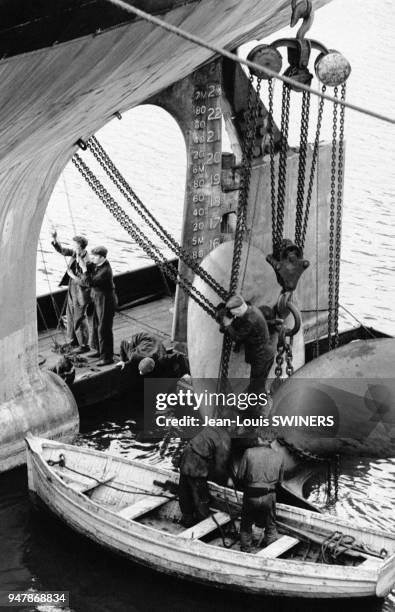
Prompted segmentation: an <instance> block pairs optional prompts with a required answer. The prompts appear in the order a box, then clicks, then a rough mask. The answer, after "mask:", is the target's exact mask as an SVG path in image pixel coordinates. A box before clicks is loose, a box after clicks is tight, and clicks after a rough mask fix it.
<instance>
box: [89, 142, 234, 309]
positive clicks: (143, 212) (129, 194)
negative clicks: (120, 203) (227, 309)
mask: <svg viewBox="0 0 395 612" xmlns="http://www.w3.org/2000/svg"><path fill="white" fill-rule="evenodd" d="M86 144H87V146H88V149H89V150H90V151H91V153H92V154H93V156H94V157H95V159H96V160H97V161H98V163H99V164H100V166H101V167H102V168H103V170H104V171H105V173H106V174H107V176H108V177H109V178H110V180H111V181H112V182H113V183H114V185H115V186H116V187H117V188H118V189H119V191H120V192H121V193H122V195H123V196H124V198H125V199H126V200H127V202H129V204H130V205H131V206H132V207H133V209H134V210H135V211H136V212H137V213H138V214H139V215H140V217H141V218H142V219H143V220H144V221H145V223H146V224H147V225H148V227H150V228H151V230H152V231H153V232H154V233H155V234H156V235H157V236H158V237H159V238H160V239H161V240H162V241H163V242H164V243H165V244H167V246H168V247H169V248H170V249H171V250H172V251H173V252H174V253H175V254H176V255H177V257H179V259H180V260H181V261H183V262H184V263H185V264H186V265H187V266H189V268H191V270H193V272H195V274H196V275H197V276H199V277H200V278H202V279H203V280H204V281H205V282H206V283H207V284H208V285H209V286H210V287H211V288H212V289H213V291H215V292H216V293H217V294H218V295H219V297H220V298H221V299H223V300H225V299H226V298H227V291H226V290H225V289H224V287H222V286H221V285H220V284H219V283H218V282H217V281H216V280H215V279H214V278H213V277H212V276H211V275H210V274H209V273H208V272H206V270H204V268H203V267H202V266H200V265H199V264H198V262H197V261H196V260H194V259H193V258H192V256H191V255H190V254H189V253H188V251H186V249H184V248H183V247H182V246H181V245H180V244H178V243H177V241H176V240H175V239H174V238H173V236H172V235H171V234H170V233H169V232H167V230H166V229H165V228H164V227H163V226H162V225H161V224H160V223H159V222H158V221H157V219H155V217H154V216H153V215H152V213H151V212H150V211H149V209H148V208H147V207H146V206H145V205H144V203H143V202H142V201H141V200H140V199H139V197H138V196H137V194H136V193H135V192H134V190H133V189H132V187H131V186H130V185H129V183H128V182H127V181H126V179H125V178H124V177H123V176H122V174H121V173H120V172H119V170H118V168H117V167H116V166H115V164H114V163H113V161H112V160H111V158H110V157H109V155H108V154H107V152H106V151H105V150H104V149H103V147H102V145H101V144H100V143H99V141H98V140H97V138H96V137H95V136H92V137H91V138H90V139H89V140H88V142H87V143H86Z"/></svg>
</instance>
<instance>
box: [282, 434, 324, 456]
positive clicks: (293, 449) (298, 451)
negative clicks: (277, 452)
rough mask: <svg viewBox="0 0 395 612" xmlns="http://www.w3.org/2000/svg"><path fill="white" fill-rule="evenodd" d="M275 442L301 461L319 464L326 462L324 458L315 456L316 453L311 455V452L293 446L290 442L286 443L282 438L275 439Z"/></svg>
mask: <svg viewBox="0 0 395 612" xmlns="http://www.w3.org/2000/svg"><path fill="white" fill-rule="evenodd" d="M277 441H278V442H279V443H280V444H281V445H282V446H285V447H286V448H287V449H288V450H289V452H290V453H292V454H293V455H295V456H296V457H298V458H299V459H302V460H303V461H320V462H322V461H327V459H326V457H321V456H320V455H317V454H316V453H313V452H311V451H308V450H303V449H302V448H299V447H298V446H295V444H293V443H292V442H287V441H286V440H285V439H284V438H282V437H280V438H277Z"/></svg>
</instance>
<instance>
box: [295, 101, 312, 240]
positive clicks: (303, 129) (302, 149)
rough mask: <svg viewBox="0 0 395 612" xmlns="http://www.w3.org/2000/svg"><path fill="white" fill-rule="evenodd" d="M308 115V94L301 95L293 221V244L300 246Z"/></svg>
mask: <svg viewBox="0 0 395 612" xmlns="http://www.w3.org/2000/svg"><path fill="white" fill-rule="evenodd" d="M309 115H310V92H309V91H304V92H303V94H302V116H301V120H300V145H299V167H298V185H297V196H296V221H295V244H297V245H300V242H301V233H302V227H303V208H304V191H305V176H306V155H307V141H308V135H309Z"/></svg>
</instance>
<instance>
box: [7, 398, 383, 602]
mask: <svg viewBox="0 0 395 612" xmlns="http://www.w3.org/2000/svg"><path fill="white" fill-rule="evenodd" d="M141 418H142V414H141V410H139V409H138V407H137V405H136V402H132V403H130V404H125V403H124V402H123V403H118V404H117V403H114V404H112V405H108V404H107V405H106V406H104V407H100V408H95V410H94V411H92V413H91V415H89V416H85V417H84V420H83V423H82V432H81V434H80V436H79V440H78V442H77V443H78V444H81V445H84V446H90V447H92V448H96V449H100V450H104V451H106V452H111V453H116V454H121V455H123V456H126V457H127V456H128V451H129V450H130V449H131V448H133V449H135V448H136V447H137V448H138V449H139V450H141V452H142V453H145V454H147V455H148V456H151V457H152V459H153V461H154V462H155V461H156V458H157V457H158V453H157V451H156V450H155V445H154V444H153V443H152V442H147V441H144V440H142V439H140V438H139V430H140V429H141ZM394 477H395V460H392V461H388V462H384V461H377V460H375V461H368V460H364V461H354V462H350V461H349V462H343V463H342V465H341V475H340V480H339V501H338V503H337V504H336V505H331V506H330V507H327V506H326V490H325V485H324V484H322V483H320V482H319V481H316V482H315V483H313V484H312V488H311V492H310V501H312V502H314V503H315V504H317V505H318V506H321V507H322V508H325V510H326V511H330V512H331V513H335V514H337V515H339V516H343V517H348V518H351V519H353V520H355V522H358V523H359V524H361V525H364V524H366V525H371V526H377V527H382V528H385V529H387V530H391V529H394V513H393V508H394V503H395V490H394V487H393V481H394ZM0 550H1V553H2V554H1V555H0V590H6V589H21V590H22V589H26V588H34V589H37V590H66V591H70V597H71V608H70V612H91V611H92V612H101V611H103V612H118V611H119V612H121V611H122V612H124V611H133V612H134V611H136V612H156V611H158V612H159V611H163V610H165V611H169V612H170V611H171V612H173V611H180V612H181V611H182V612H187V611H188V612H190V611H196V612H198V611H199V612H205V611H207V612H208V611H211V610H216V611H223V612H225V611H226V612H240V611H241V610H245V609H248V610H251V611H253V612H262V610H265V611H266V612H289V611H290V610H292V612H294V611H295V612H332V611H333V609H334V608H333V606H334V605H335V606H336V611H337V612H343V611H344V612H351V611H353V610H355V611H357V610H358V611H360V612H365V611H366V612H390V611H393V610H394V606H395V599H394V598H387V599H386V600H385V602H384V603H383V602H381V601H375V600H372V601H368V602H366V601H364V602H358V603H350V602H340V603H339V602H336V604H334V602H333V601H330V602H318V601H308V602H306V601H305V600H304V601H303V600H292V602H290V601H289V600H288V599H284V600H282V599H278V598H267V597H266V598H257V597H250V596H244V595H239V594H234V593H232V594H230V593H227V592H222V591H215V590H212V589H208V588H203V587H201V586H196V585H194V586H191V585H189V584H188V583H184V582H181V581H178V580H176V579H174V578H170V577H167V576H163V575H159V574H156V573H154V572H152V571H150V570H147V569H144V568H141V567H139V566H137V565H134V564H132V563H130V562H127V561H125V560H123V559H119V558H117V557H116V556H115V555H112V554H110V553H108V552H106V551H104V550H102V549H99V548H98V547H96V546H95V545H93V544H91V543H90V542H88V541H85V540H84V539H82V538H81V537H79V536H77V535H76V534H74V533H72V532H71V530H69V529H67V528H66V527H64V526H62V525H61V523H60V522H59V521H57V520H56V519H53V518H49V517H48V516H47V515H46V514H45V513H43V512H42V511H41V512H39V513H37V512H33V511H32V510H31V507H30V504H29V500H28V497H27V493H26V475H25V470H23V469H19V470H15V471H13V472H12V473H9V474H5V475H2V476H1V477H0ZM26 610H27V608H26ZM30 610H42V612H45V610H44V608H40V607H36V608H30Z"/></svg>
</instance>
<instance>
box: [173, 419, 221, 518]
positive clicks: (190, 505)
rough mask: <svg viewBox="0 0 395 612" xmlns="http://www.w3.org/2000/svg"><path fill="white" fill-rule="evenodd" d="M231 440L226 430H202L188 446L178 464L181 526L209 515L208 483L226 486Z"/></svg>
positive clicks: (216, 428)
mask: <svg viewBox="0 0 395 612" xmlns="http://www.w3.org/2000/svg"><path fill="white" fill-rule="evenodd" d="M231 445H232V439H231V436H230V433H229V432H228V430H227V429H226V427H210V426H207V427H203V428H202V429H201V431H200V432H199V433H198V434H197V435H196V436H195V437H194V438H192V440H190V441H189V443H188V444H187V446H186V448H185V450H184V452H183V454H182V457H181V464H180V484H179V503H180V508H181V512H182V524H183V525H184V526H185V527H191V526H192V525H194V524H195V523H196V522H199V521H202V520H204V519H205V518H207V517H208V516H209V514H210V492H209V488H208V483H207V481H208V480H214V481H215V482H217V483H218V484H226V482H227V480H228V468H229V461H230V456H231Z"/></svg>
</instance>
